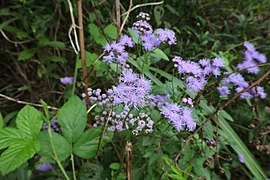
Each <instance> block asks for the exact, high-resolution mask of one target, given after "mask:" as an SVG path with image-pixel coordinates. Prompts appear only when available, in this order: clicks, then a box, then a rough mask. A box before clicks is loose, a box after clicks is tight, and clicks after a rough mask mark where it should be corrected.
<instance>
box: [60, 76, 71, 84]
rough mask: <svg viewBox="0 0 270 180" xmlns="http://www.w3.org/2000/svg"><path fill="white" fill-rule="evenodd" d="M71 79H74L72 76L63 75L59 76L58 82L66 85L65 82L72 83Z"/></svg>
mask: <svg viewBox="0 0 270 180" xmlns="http://www.w3.org/2000/svg"><path fill="white" fill-rule="evenodd" d="M73 80H74V77H63V78H60V82H61V83H62V84H64V85H67V84H72V83H73Z"/></svg>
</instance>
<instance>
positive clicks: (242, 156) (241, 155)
mask: <svg viewBox="0 0 270 180" xmlns="http://www.w3.org/2000/svg"><path fill="white" fill-rule="evenodd" d="M238 160H239V161H240V163H244V160H245V158H244V155H243V154H239V155H238Z"/></svg>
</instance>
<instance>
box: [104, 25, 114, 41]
mask: <svg viewBox="0 0 270 180" xmlns="http://www.w3.org/2000/svg"><path fill="white" fill-rule="evenodd" d="M104 32H105V34H106V35H107V36H109V37H110V38H112V39H117V28H116V27H115V26H114V25H113V24H109V25H108V26H106V27H105V29H104Z"/></svg>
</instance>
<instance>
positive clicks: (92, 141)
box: [73, 127, 109, 159]
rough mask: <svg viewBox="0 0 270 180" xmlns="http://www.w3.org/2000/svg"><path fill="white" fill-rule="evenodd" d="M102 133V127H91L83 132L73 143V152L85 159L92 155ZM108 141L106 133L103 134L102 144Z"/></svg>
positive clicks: (95, 151)
mask: <svg viewBox="0 0 270 180" xmlns="http://www.w3.org/2000/svg"><path fill="white" fill-rule="evenodd" d="M101 135H102V128H101V127H98V128H91V129H89V130H87V131H86V132H84V133H83V135H82V136H81V138H80V139H79V140H78V141H77V142H76V143H75V144H74V146H73V152H74V153H75V154H76V155H77V156H79V157H81V158H85V159H90V158H92V157H94V156H95V155H96V153H97V150H98V143H99V140H100V136H101ZM108 142H109V137H108V135H106V134H104V137H103V139H102V145H104V144H106V143H108Z"/></svg>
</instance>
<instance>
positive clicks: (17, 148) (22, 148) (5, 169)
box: [0, 140, 40, 175]
mask: <svg viewBox="0 0 270 180" xmlns="http://www.w3.org/2000/svg"><path fill="white" fill-rule="evenodd" d="M39 149H40V143H39V142H38V141H33V140H24V141H18V142H16V143H14V144H13V145H12V146H10V147H9V148H8V149H7V150H5V151H4V152H3V153H2V154H1V157H0V171H1V173H2V175H5V174H7V173H9V172H11V171H13V170H15V169H16V168H17V167H19V166H20V165H22V164H23V163H24V162H26V161H27V160H28V159H30V158H32V157H33V156H34V154H35V153H36V152H38V151H39Z"/></svg>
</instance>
